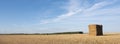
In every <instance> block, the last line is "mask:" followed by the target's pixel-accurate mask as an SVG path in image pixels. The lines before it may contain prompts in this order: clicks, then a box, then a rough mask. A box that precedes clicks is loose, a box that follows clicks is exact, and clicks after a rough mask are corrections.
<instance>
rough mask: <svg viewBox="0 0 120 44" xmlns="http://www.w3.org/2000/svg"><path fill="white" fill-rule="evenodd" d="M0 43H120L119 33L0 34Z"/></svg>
mask: <svg viewBox="0 0 120 44" xmlns="http://www.w3.org/2000/svg"><path fill="white" fill-rule="evenodd" d="M0 44H120V34H104V36H89V35H87V34H60V35H0Z"/></svg>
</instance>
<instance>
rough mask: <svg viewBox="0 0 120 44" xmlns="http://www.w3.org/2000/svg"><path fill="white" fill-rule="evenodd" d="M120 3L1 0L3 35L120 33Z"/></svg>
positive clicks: (109, 0)
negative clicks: (99, 28)
mask: <svg viewBox="0 0 120 44" xmlns="http://www.w3.org/2000/svg"><path fill="white" fill-rule="evenodd" d="M119 2H120V0H0V33H49V32H65V31H83V32H88V25H89V24H102V25H103V27H104V28H103V29H104V30H103V31H104V32H120V27H119V26H120V23H119V22H120V12H119V11H120V3H119Z"/></svg>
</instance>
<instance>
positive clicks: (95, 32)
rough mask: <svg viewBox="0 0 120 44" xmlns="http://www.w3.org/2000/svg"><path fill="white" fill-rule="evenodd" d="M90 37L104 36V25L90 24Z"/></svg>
mask: <svg viewBox="0 0 120 44" xmlns="http://www.w3.org/2000/svg"><path fill="white" fill-rule="evenodd" d="M89 35H92V36H99V35H103V31H102V25H98V24H90V25H89Z"/></svg>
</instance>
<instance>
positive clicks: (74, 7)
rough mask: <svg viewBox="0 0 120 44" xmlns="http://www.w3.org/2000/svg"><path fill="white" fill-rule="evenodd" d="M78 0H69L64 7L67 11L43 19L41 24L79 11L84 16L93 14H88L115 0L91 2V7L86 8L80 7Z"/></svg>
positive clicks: (56, 20) (61, 18)
mask: <svg viewBox="0 0 120 44" xmlns="http://www.w3.org/2000/svg"><path fill="white" fill-rule="evenodd" d="M79 1H80V0H69V4H68V7H66V8H67V9H66V10H67V11H68V12H67V13H64V14H62V15H60V16H57V17H56V18H55V19H49V20H43V21H41V24H47V23H52V22H59V21H61V20H63V19H65V18H68V17H71V16H73V15H76V14H78V13H81V12H83V14H85V16H86V17H87V16H93V15H89V14H91V13H93V12H94V11H96V10H99V9H100V8H103V7H105V6H108V5H110V4H113V3H115V2H116V1H117V0H112V1H108V0H106V1H101V2H98V3H95V4H93V5H92V6H91V7H89V8H87V9H84V8H81V6H80V5H82V3H79ZM98 14H99V12H98ZM100 14H101V11H100ZM104 14H105V13H104ZM94 15H96V14H94Z"/></svg>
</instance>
